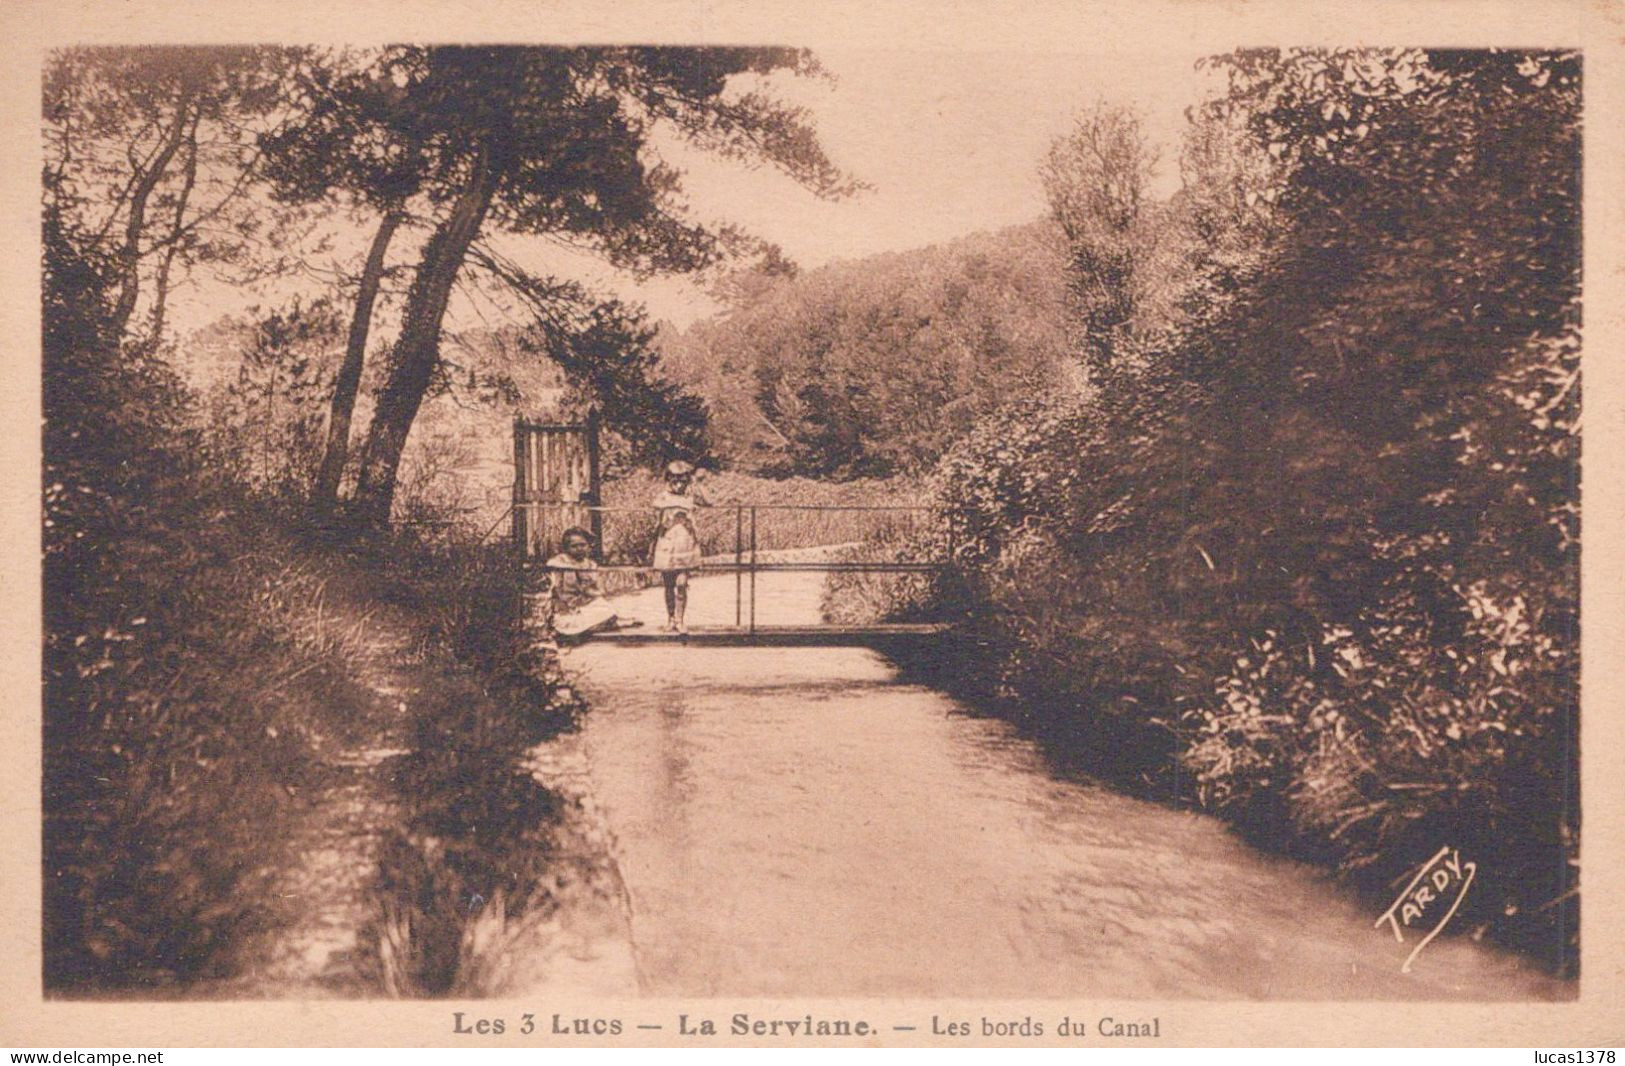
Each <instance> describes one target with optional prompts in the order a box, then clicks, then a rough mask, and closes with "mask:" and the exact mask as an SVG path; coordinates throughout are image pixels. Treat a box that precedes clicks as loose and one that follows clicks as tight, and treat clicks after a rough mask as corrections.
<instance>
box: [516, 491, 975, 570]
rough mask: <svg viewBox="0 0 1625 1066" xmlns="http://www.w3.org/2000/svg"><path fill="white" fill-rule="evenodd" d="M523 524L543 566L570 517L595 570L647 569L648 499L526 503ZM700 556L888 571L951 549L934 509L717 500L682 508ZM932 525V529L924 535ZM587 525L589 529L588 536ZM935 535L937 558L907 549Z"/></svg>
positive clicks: (730, 563) (739, 563) (653, 512)
mask: <svg viewBox="0 0 1625 1066" xmlns="http://www.w3.org/2000/svg"><path fill="white" fill-rule="evenodd" d="M517 506H518V507H520V508H524V509H526V510H527V511H528V512H529V514H528V515H527V517H528V519H529V520H528V521H527V523H526V527H527V528H529V529H531V530H534V531H538V532H540V531H545V533H544V534H543V535H542V536H541V537H540V538H538V541H537V542H536V543H534V544H533V545H531V546H530V547H531V550H530V551H529V552H527V555H529V556H530V558H532V559H533V560H534V561H535V562H537V563H541V564H543V565H545V561H546V559H547V558H549V557H551V556H552V555H553V554H554V553H556V552H557V551H558V550H559V547H560V542H561V539H562V536H563V533H564V531H565V529H566V528H569V526H571V525H573V526H575V527H576V528H580V529H582V530H584V531H585V532H587V533H588V535H589V538H591V539H594V540H595V543H594V544H593V558H594V560H595V561H596V562H597V563H598V566H599V568H600V569H602V570H606V571H616V570H648V569H650V568H651V567H650V562H651V556H652V552H653V549H654V544H655V541H656V539H657V538H658V536H659V532H660V526H659V522H660V518H659V511H658V510H657V509H656V508H654V507H624V506H622V507H609V506H598V505H589V504H580V503H552V502H532V503H521V504H519V505H517ZM689 516H690V522H691V524H692V526H693V529H694V533H695V538H696V539H697V540H698V541H699V547H700V555H701V557H702V561H701V563H700V564H699V565H698V566H696V567H693V568H692V569H694V570H697V571H702V572H706V571H709V572H722V573H729V572H733V571H735V570H738V569H741V568H751V569H757V570H764V571H771V570H821V571H835V570H875V571H886V570H895V571H897V572H909V571H928V570H933V569H937V568H940V567H941V566H942V565H944V563H945V562H946V561H947V558H948V556H949V555H950V554H951V545H950V544H949V543H948V540H947V538H945V537H944V536H942V535H940V532H941V531H943V530H944V529H945V523H944V519H943V517H942V514H941V512H940V511H938V510H937V509H934V508H931V507H926V506H920V505H910V504H717V505H713V506H707V507H698V508H695V509H694V510H693V511H691V512H689ZM934 531H936V532H937V533H938V534H939V535H933V532H934ZM595 534H596V536H594V535H595ZM932 543H936V544H939V545H941V546H942V547H941V550H940V551H939V552H938V553H936V554H937V555H938V556H940V557H934V558H929V559H920V558H913V557H908V558H905V555H909V556H912V555H913V554H914V552H915V551H916V550H917V547H918V546H919V545H922V544H932Z"/></svg>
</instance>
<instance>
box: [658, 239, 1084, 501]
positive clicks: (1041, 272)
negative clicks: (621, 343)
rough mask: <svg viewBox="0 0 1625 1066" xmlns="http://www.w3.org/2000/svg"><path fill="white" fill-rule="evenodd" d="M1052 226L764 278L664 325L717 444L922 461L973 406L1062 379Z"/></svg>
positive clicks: (979, 408) (782, 472)
mask: <svg viewBox="0 0 1625 1066" xmlns="http://www.w3.org/2000/svg"><path fill="white" fill-rule="evenodd" d="M1063 254H1064V253H1063V250H1062V248H1061V246H1060V241H1059V238H1058V235H1057V234H1056V232H1055V230H1054V228H1053V227H1052V226H1050V225H1048V224H1043V223H1040V224H1034V225H1030V226H1024V227H1018V228H1014V229H1010V230H1005V231H1001V232H999V233H995V234H985V235H981V236H977V237H971V238H966V239H962V240H959V241H954V242H952V243H950V244H947V245H944V246H941V247H933V248H927V249H923V250H920V251H914V252H905V253H898V254H888V255H881V256H872V257H869V258H866V259H861V260H857V261H854V262H850V263H838V264H834V265H831V266H827V267H823V268H821V269H818V270H814V271H810V272H808V273H806V274H802V275H799V276H796V275H794V274H793V273H792V272H790V271H777V272H772V273H768V274H766V275H764V276H759V277H756V278H754V279H752V280H755V281H756V282H757V283H758V284H756V285H755V286H753V287H751V288H750V289H749V290H748V291H749V295H748V298H744V299H742V300H741V302H740V303H739V304H738V305H737V306H736V307H734V308H733V309H732V310H731V311H729V312H728V313H726V314H724V315H722V316H720V317H718V318H715V319H709V320H706V321H703V322H699V323H696V324H695V325H694V326H692V327H690V328H689V329H688V330H686V331H684V332H683V333H681V334H673V333H671V332H668V333H667V334H665V335H664V336H663V337H662V339H661V347H662V350H663V352H664V356H665V361H666V364H667V367H668V372H669V373H670V374H671V375H672V376H673V377H674V378H675V379H676V380H678V381H680V382H682V383H683V384H685V385H687V386H688V387H689V388H690V389H692V390H693V391H695V392H697V393H699V394H700V395H701V396H703V397H704V398H705V399H706V401H707V403H708V406H709V408H710V411H711V429H710V442H711V447H712V449H713V450H714V451H715V452H716V453H717V454H718V455H719V456H721V457H722V458H723V459H724V460H726V461H727V462H729V463H730V464H731V465H734V466H737V467H739V468H742V469H746V470H753V471H761V472H763V473H768V474H771V475H775V476H791V475H799V476H803V477H825V478H853V477H889V476H892V475H895V474H899V473H909V472H915V471H918V470H921V469H923V468H925V467H928V466H929V465H930V464H932V463H934V462H935V461H936V460H937V459H939V458H940V457H941V456H942V455H943V453H944V452H945V451H946V450H947V448H948V447H949V445H950V444H951V443H952V442H953V441H954V440H955V439H957V438H958V437H960V436H961V435H963V434H964V433H965V432H966V431H967V430H968V429H969V428H970V427H971V426H972V425H973V424H974V422H975V420H976V418H977V417H978V416H979V415H982V414H985V413H986V412H988V411H989V410H991V409H993V408H994V407H996V406H997V405H998V403H999V402H1000V401H1001V400H1003V399H1005V398H1008V397H1009V396H1011V395H1013V394H1020V393H1024V392H1025V393H1038V392H1049V391H1051V390H1053V389H1055V388H1056V387H1057V386H1058V385H1059V384H1060V383H1062V382H1065V381H1066V380H1068V373H1067V369H1068V362H1067V359H1066V354H1067V343H1068V342H1067V328H1066V316H1065V301H1066V295H1065V284H1064V281H1063V279H1062V278H1061V276H1060V263H1061V261H1062V258H1063Z"/></svg>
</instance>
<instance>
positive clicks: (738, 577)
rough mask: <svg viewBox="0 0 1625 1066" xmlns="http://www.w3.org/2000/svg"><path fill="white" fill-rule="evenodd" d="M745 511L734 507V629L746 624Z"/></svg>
mask: <svg viewBox="0 0 1625 1066" xmlns="http://www.w3.org/2000/svg"><path fill="white" fill-rule="evenodd" d="M744 556H745V509H744V508H743V507H738V506H736V507H734V628H735V629H738V628H739V626H740V625H741V624H742V623H743V622H744V611H745V568H744V566H743V565H742V564H743V563H744Z"/></svg>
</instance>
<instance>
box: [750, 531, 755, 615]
mask: <svg viewBox="0 0 1625 1066" xmlns="http://www.w3.org/2000/svg"><path fill="white" fill-rule="evenodd" d="M750 631H751V633H752V634H753V635H754V634H755V632H756V508H754V507H752V508H751V509H750Z"/></svg>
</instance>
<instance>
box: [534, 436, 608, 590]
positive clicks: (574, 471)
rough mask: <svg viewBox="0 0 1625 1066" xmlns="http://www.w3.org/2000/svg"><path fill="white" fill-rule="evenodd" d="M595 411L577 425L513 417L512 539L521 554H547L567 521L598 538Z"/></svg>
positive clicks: (543, 557) (554, 547)
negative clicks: (595, 508)
mask: <svg viewBox="0 0 1625 1066" xmlns="http://www.w3.org/2000/svg"><path fill="white" fill-rule="evenodd" d="M598 492H599V481H598V412H597V411H589V412H588V413H587V421H586V422H584V423H579V424H575V425H567V424H562V423H548V422H531V421H529V420H528V419H525V418H515V419H514V421H513V541H514V546H515V547H516V548H517V549H518V550H519V557H520V558H521V559H522V560H526V561H529V560H533V559H541V560H546V559H548V558H551V557H552V556H553V554H554V553H556V552H557V551H558V550H559V535H560V534H561V533H563V532H564V531H565V530H566V529H569V528H570V527H571V526H580V527H582V528H583V529H587V530H589V531H591V533H592V541H593V549H594V551H596V550H597V548H598V545H599V543H600V542H601V541H602V539H603V537H602V532H603V531H602V528H601V521H602V520H601V519H600V517H599V514H598V512H597V511H596V510H593V508H594V507H596V506H597V505H598V504H599V503H600V502H601V501H600V498H599V495H598Z"/></svg>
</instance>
